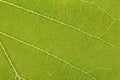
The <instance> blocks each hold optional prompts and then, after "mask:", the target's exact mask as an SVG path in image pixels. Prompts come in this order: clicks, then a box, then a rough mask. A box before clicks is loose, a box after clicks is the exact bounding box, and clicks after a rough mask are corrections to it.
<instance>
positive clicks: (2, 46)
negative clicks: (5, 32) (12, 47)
mask: <svg viewBox="0 0 120 80" xmlns="http://www.w3.org/2000/svg"><path fill="white" fill-rule="evenodd" d="M0 46H1V48H2V50H3V53H4V54H5V56H6V58H7V60H8V61H9V63H10V65H11V67H12V69H13V71H14V73H15V75H16V78H18V79H19V80H23V79H22V77H21V76H20V75H19V74H18V72H17V70H16V68H15V66H14V65H13V63H12V60H11V59H10V57H9V55H8V53H7V51H6V49H5V47H4V45H3V43H2V42H1V41H0ZM24 80H25V79H24Z"/></svg>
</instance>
